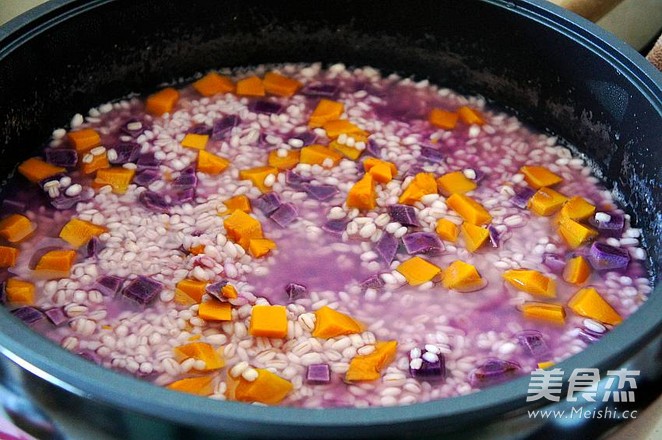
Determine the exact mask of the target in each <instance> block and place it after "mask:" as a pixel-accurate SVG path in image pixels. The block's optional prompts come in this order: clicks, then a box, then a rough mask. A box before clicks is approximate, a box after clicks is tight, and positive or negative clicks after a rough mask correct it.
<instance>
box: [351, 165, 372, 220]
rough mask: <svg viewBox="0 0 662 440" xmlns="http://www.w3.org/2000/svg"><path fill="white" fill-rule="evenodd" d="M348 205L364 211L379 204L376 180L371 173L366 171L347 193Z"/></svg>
mask: <svg viewBox="0 0 662 440" xmlns="http://www.w3.org/2000/svg"><path fill="white" fill-rule="evenodd" d="M347 206H348V207H349V208H357V209H360V210H363V211H369V210H371V209H374V208H375V206H377V192H376V191H375V182H374V179H373V177H372V175H371V174H370V173H366V174H364V175H363V177H361V179H359V181H358V182H356V183H355V184H354V185H353V186H352V187H351V188H350V190H349V192H348V193H347Z"/></svg>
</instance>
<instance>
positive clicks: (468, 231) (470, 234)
mask: <svg viewBox="0 0 662 440" xmlns="http://www.w3.org/2000/svg"><path fill="white" fill-rule="evenodd" d="M460 231H461V232H462V238H464V245H465V246H466V248H467V250H468V251H469V252H476V251H477V250H478V249H480V247H481V246H483V244H485V243H486V242H487V239H488V238H489V237H490V232H489V231H488V230H487V228H483V227H480V226H476V225H474V224H472V223H469V222H464V223H462V226H460Z"/></svg>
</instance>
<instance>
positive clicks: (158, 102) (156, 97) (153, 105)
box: [145, 87, 179, 116]
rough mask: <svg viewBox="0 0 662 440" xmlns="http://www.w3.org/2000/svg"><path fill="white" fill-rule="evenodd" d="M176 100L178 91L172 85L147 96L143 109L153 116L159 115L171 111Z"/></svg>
mask: <svg viewBox="0 0 662 440" xmlns="http://www.w3.org/2000/svg"><path fill="white" fill-rule="evenodd" d="M177 101H179V92H178V91H177V90H175V89H174V88H172V87H167V88H165V89H163V90H159V91H158V92H156V93H154V94H152V95H149V96H148V97H147V100H146V101H145V110H147V112H148V113H151V114H152V115H154V116H161V115H163V114H165V113H170V112H172V109H173V108H174V107H175V104H177Z"/></svg>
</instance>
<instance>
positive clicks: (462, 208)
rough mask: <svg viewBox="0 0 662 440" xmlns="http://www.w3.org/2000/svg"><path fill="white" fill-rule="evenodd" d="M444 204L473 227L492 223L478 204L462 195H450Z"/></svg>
mask: <svg viewBox="0 0 662 440" xmlns="http://www.w3.org/2000/svg"><path fill="white" fill-rule="evenodd" d="M446 204H447V205H448V207H449V208H451V209H452V210H453V211H455V212H457V213H458V214H459V215H460V217H462V218H463V219H464V221H465V222H469V223H471V224H473V225H477V226H481V225H485V224H487V223H489V222H491V221H492V216H491V215H490V213H489V212H487V210H486V209H485V208H483V206H482V205H481V204H480V203H478V202H477V201H475V200H474V199H472V198H471V197H469V196H466V195H464V194H452V195H451V196H450V197H448V198H447V199H446Z"/></svg>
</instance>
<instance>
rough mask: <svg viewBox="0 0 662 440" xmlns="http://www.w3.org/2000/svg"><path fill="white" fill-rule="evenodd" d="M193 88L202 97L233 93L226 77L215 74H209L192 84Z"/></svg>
mask: <svg viewBox="0 0 662 440" xmlns="http://www.w3.org/2000/svg"><path fill="white" fill-rule="evenodd" d="M192 86H193V88H194V89H195V90H196V91H197V92H198V93H199V94H201V95H202V96H212V95H216V94H217V93H228V92H232V91H234V84H233V83H232V80H231V79H230V78H228V77H227V76H223V75H219V74H218V73H216V72H209V73H208V74H206V75H205V76H203V77H202V78H200V79H199V80H197V81H195V82H194V83H193V84H192Z"/></svg>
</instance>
